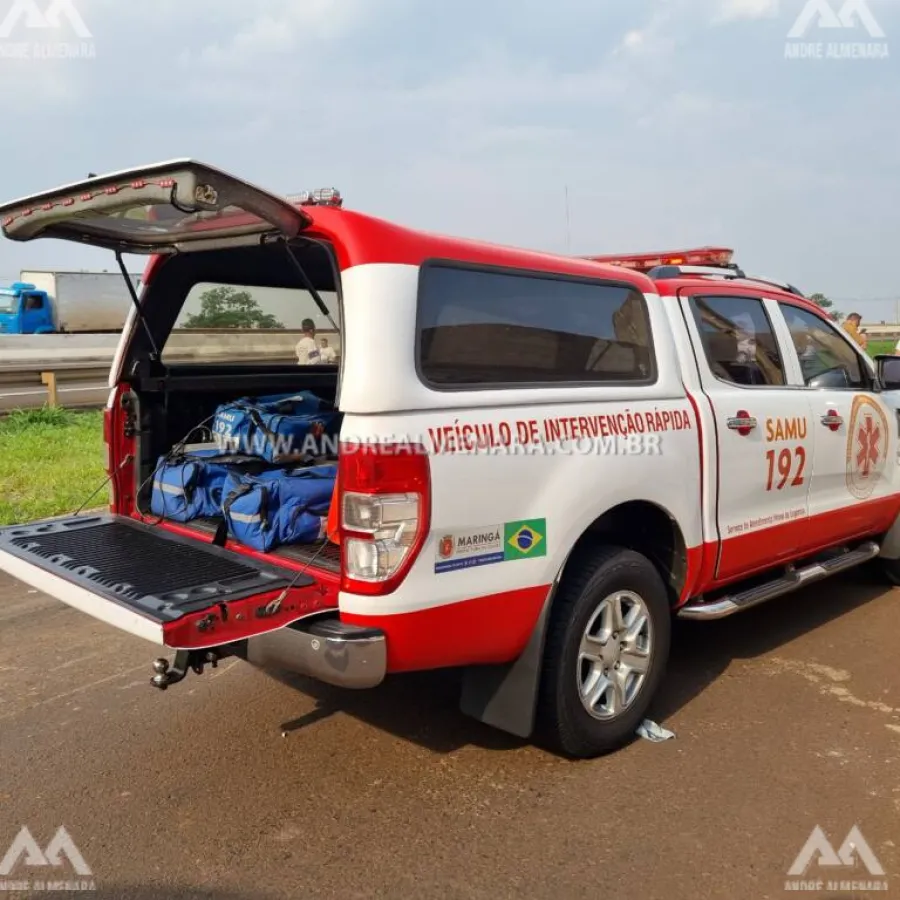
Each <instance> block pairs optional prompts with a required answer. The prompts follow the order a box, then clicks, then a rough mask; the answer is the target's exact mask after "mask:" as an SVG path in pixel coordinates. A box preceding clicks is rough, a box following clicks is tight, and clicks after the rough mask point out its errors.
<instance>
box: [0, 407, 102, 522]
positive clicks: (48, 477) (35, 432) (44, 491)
mask: <svg viewBox="0 0 900 900" xmlns="http://www.w3.org/2000/svg"><path fill="white" fill-rule="evenodd" d="M103 465H104V451H103V413H102V411H91V412H72V411H69V410H64V409H52V408H50V407H45V408H43V409H35V410H19V411H16V412H13V413H10V415H8V416H6V417H5V418H2V419H0V525H15V524H18V523H20V522H30V521H33V520H35V519H43V518H47V517H48V516H59V515H66V514H67V513H72V512H74V511H75V510H76V509H78V507H79V506H81V504H82V503H84V501H85V500H87V498H88V497H89V495H90V494H91V493H92V492H93V491H95V490H96V489H97V488H98V487H100V485H101V484H102V483H103V479H104V478H106V472H105V471H104V468H103ZM106 497H107V493H106V491H105V489H104V490H103V491H100V492H99V493H97V495H96V496H95V497H94V498H93V500H92V501H91V503H90V504H89V506H102V505H103V504H104V503H105V502H106Z"/></svg>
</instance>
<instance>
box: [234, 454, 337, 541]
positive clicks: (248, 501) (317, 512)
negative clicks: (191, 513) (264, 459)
mask: <svg viewBox="0 0 900 900" xmlns="http://www.w3.org/2000/svg"><path fill="white" fill-rule="evenodd" d="M336 478H337V466H310V467H308V468H303V469H287V470H283V471H271V472H263V473H261V474H258V475H242V474H241V473H239V472H231V473H230V474H229V476H228V477H227V479H226V481H225V486H224V488H223V490H222V513H223V515H224V516H225V522H226V525H227V528H228V533H229V534H230V535H231V536H232V537H233V538H234V539H235V540H236V541H238V542H239V543H241V544H244V545H245V546H247V547H251V548H252V549H254V550H258V551H260V552H262V553H268V552H269V551H271V550H274V549H275V548H276V547H278V546H281V545H282V544H311V543H315V542H316V541H319V540H324V538H325V525H326V519H327V516H328V510H329V507H330V506H331V498H332V495H333V494H334V485H335V480H336Z"/></svg>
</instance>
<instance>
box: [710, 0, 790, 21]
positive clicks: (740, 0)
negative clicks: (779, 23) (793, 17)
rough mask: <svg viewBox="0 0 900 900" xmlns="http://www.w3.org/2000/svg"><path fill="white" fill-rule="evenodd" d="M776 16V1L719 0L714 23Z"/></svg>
mask: <svg viewBox="0 0 900 900" xmlns="http://www.w3.org/2000/svg"><path fill="white" fill-rule="evenodd" d="M777 15H778V0H719V3H718V9H717V11H716V13H715V15H714V17H713V21H714V22H733V21H736V20H740V19H769V18H774V17H775V16H777Z"/></svg>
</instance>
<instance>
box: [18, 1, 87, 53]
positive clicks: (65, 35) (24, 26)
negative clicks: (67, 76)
mask: <svg viewBox="0 0 900 900" xmlns="http://www.w3.org/2000/svg"><path fill="white" fill-rule="evenodd" d="M0 16H2V19H0V61H2V60H4V59H18V60H42V59H94V57H96V55H97V51H96V47H95V46H94V41H93V35H92V34H91V31H90V29H89V28H88V27H87V25H86V24H85V21H84V19H83V18H82V16H81V13H80V12H79V11H78V7H77V5H76V3H75V0H0ZM39 38H40V39H39Z"/></svg>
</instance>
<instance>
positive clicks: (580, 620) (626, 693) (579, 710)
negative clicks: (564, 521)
mask: <svg viewBox="0 0 900 900" xmlns="http://www.w3.org/2000/svg"><path fill="white" fill-rule="evenodd" d="M570 565H571V568H570V571H568V572H567V573H566V574H565V576H564V578H563V581H562V583H561V584H560V588H559V593H558V594H557V596H556V599H555V601H554V604H553V610H552V612H551V616H550V622H549V625H548V629H547V637H546V642H545V646H544V659H543V667H542V672H541V684H540V691H539V695H538V706H537V723H536V724H537V729H536V734H537V737H538V739H539V741H540V742H541V743H543V744H544V745H545V746H547V747H548V749H551V750H553V751H556V752H560V753H562V754H564V755H566V756H569V757H573V758H576V759H590V758H593V757H596V756H600V755H603V754H605V753H609V752H612V751H614V750H617V749H619V748H620V747H622V746H624V745H625V744H627V743H629V742H630V741H631V740H632V739H633V737H634V733H635V731H636V729H637V727H638V726H639V725H640V723H641V722H642V721H643V719H644V717H645V714H646V712H647V709H648V708H649V706H650V703H651V701H652V700H653V697H654V695H655V693H656V691H657V689H658V687H659V685H660V682H661V681H662V678H663V675H664V674H665V670H666V666H667V664H668V659H669V647H670V645H671V634H672V612H671V608H670V604H669V595H668V592H667V590H666V587H665V585H664V583H663V580H662V578H661V577H660V574H659V572H658V571H657V570H656V568H655V567H654V566H653V564H652V563H651V562H650V561H649V560H648V559H647V558H646V557H645V556H642V555H641V554H639V553H635V552H634V551H632V550H624V549H622V548H620V547H602V548H597V549H594V550H592V551H590V552H589V554H586V555H585V556H583V557H582V558H580V559H575V560H573V561H572V563H571V564H570ZM616 609H618V610H620V611H621V615H620V617H619V618H618V625H616V619H615V610H616ZM635 610H637V615H638V616H642V617H643V618H644V619H646V623H647V625H646V627H644V628H642V629H641V630H640V632H639V633H638V635H637V639H636V640H628V641H623V640H622V638H621V637H619V632H618V631H615V630H614V628H615V627H618V628H619V629H620V630H621V629H622V621H623V619H624V620H625V622H626V625H625V630H626V631H627V628H628V620H629V617H630V616H634V615H635ZM635 621H636V620H632V629H633V630H634V628H635V627H636V626H635V624H634V623H635ZM590 637H593V638H594V640H590ZM648 638H649V640H648ZM604 639H605V643H603V641H604ZM623 647H624V651H625V652H624V655H623V652H622V650H623ZM582 649H584V650H585V651H587V655H585V656H584V657H582ZM616 660H618V661H619V664H620V668H619V669H616V668H615V662H616ZM629 662H634V663H635V664H636V665H635V666H634V667H633V668H632V667H630V666H629V665H628V663H629ZM641 668H644V672H643V680H640V674H641V673H640V669H641ZM604 670H605V671H606V672H608V673H609V677H607V675H605V674H603V673H604ZM623 671H624V672H625V674H624V677H623V676H622V672H623ZM616 672H618V673H619V674H618V675H616V674H615V673H616ZM582 691H584V694H585V695H586V696H587V698H588V699H586V700H585V701H583V700H582ZM591 700H594V701H595V702H594V703H593V704H591ZM615 702H618V707H619V708H618V711H617V709H616V706H615ZM589 705H592V710H593V711H589V709H588V706H589Z"/></svg>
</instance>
